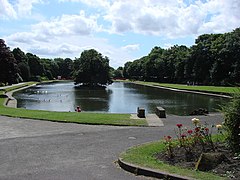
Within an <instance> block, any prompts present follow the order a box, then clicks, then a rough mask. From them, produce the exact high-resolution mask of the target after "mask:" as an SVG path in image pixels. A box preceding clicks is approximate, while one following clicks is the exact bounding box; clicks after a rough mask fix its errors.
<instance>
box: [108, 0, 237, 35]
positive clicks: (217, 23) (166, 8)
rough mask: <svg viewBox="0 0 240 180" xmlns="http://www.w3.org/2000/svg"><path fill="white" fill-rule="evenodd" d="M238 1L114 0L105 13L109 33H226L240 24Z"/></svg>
mask: <svg viewBox="0 0 240 180" xmlns="http://www.w3.org/2000/svg"><path fill="white" fill-rule="evenodd" d="M239 12H240V1H239V0H208V1H201V0H197V1H189V3H188V4H187V3H186V1H183V0H169V1H165V0H158V1H156V0H132V1H127V0H117V1H114V2H113V3H112V4H111V6H110V7H109V9H108V10H107V12H106V15H105V16H104V18H105V20H106V21H109V22H110V23H111V25H112V26H111V29H110V32H112V33H120V34H123V33H125V32H135V33H139V34H148V35H157V36H167V37H170V38H175V37H184V36H188V35H199V34H201V33H207V32H226V31H231V30H232V29H234V28H236V27H239V26H240V21H239V19H240V13H239Z"/></svg>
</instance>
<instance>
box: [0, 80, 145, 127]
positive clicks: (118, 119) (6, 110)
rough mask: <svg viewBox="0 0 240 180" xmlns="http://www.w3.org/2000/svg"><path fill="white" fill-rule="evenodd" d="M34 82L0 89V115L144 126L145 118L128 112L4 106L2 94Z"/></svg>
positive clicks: (69, 121) (57, 120)
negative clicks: (116, 112)
mask: <svg viewBox="0 0 240 180" xmlns="http://www.w3.org/2000/svg"><path fill="white" fill-rule="evenodd" d="M32 84H34V83H26V84H23V85H19V86H13V87H10V88H6V89H4V90H0V95H1V96H0V115H5V116H11V117H20V118H29V119H39V120H47V121H55V122H65V123H80V124H96V125H118V126H146V125H147V122H146V120H144V119H142V120H134V119H130V114H111V113H87V112H81V113H76V112H54V111H42V110H28V109H22V108H10V107H6V106H4V103H5V100H6V97H5V96H4V94H5V93H6V92H9V91H13V90H16V89H19V88H22V87H25V86H29V85H32Z"/></svg>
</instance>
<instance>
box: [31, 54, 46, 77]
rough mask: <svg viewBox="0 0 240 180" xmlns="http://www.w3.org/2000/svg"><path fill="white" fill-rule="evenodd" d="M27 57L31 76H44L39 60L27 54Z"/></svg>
mask: <svg viewBox="0 0 240 180" xmlns="http://www.w3.org/2000/svg"><path fill="white" fill-rule="evenodd" d="M27 57H28V65H29V67H30V72H31V76H33V77H36V76H42V75H43V74H44V66H43V65H42V64H41V61H40V58H39V57H38V56H36V55H34V54H32V53H27Z"/></svg>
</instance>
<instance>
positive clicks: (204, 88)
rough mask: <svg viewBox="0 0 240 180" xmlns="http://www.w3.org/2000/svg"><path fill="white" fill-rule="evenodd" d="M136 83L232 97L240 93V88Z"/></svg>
mask: <svg viewBox="0 0 240 180" xmlns="http://www.w3.org/2000/svg"><path fill="white" fill-rule="evenodd" d="M134 82H135V83H137V84H142V85H152V86H160V87H166V88H173V89H180V90H188V91H200V92H209V93H216V94H226V95H231V94H234V93H236V92H239V87H223V86H187V85H183V84H167V83H156V82H144V81H134Z"/></svg>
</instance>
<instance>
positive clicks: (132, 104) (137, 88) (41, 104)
mask: <svg viewBox="0 0 240 180" xmlns="http://www.w3.org/2000/svg"><path fill="white" fill-rule="evenodd" d="M14 97H15V98H16V99H17V101H18V104H17V107H18V108H26V109H38V110H49V111H75V108H76V107H77V106H80V107H81V109H82V110H83V111H88V112H108V113H136V111H137V107H138V106H139V107H144V108H145V109H146V113H154V112H155V108H156V106H161V107H163V108H165V109H166V113H167V114H175V115H187V114H189V113H190V112H192V111H193V110H194V109H197V108H206V109H208V110H209V112H216V111H217V109H219V105H221V104H223V103H224V102H227V101H228V99H226V98H220V97H212V96H206V95H199V94H191V93H182V92H174V91H170V90H164V89H159V88H154V87H147V86H142V85H137V84H133V83H123V82H114V83H113V84H112V85H110V86H108V87H107V88H106V89H101V90H87V89H77V88H75V87H74V83H73V82H57V83H50V84H41V85H37V86H34V87H31V88H28V89H25V90H22V91H18V92H16V93H14Z"/></svg>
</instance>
